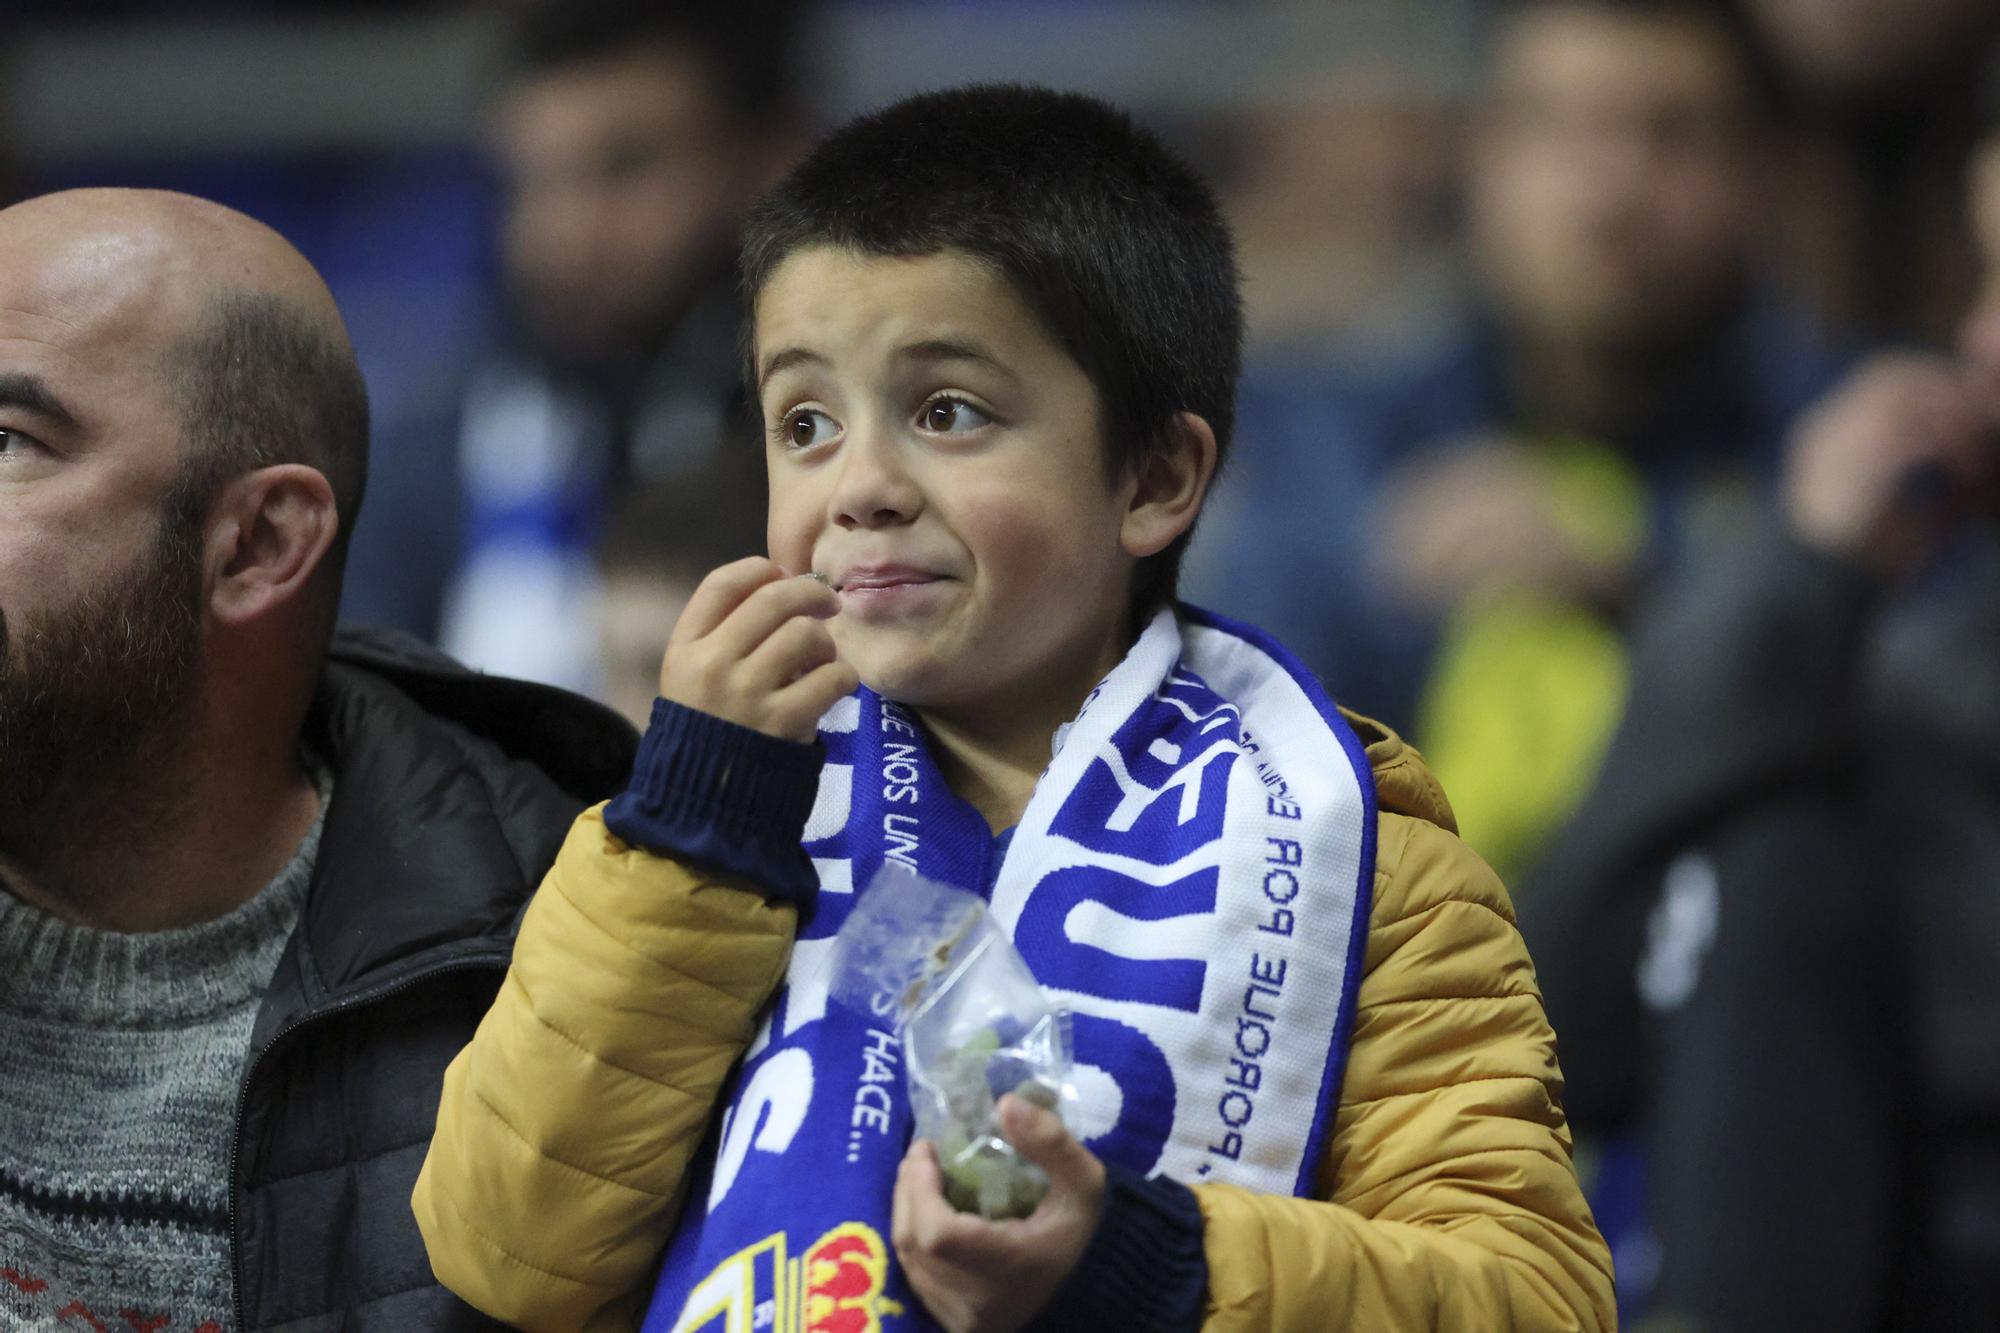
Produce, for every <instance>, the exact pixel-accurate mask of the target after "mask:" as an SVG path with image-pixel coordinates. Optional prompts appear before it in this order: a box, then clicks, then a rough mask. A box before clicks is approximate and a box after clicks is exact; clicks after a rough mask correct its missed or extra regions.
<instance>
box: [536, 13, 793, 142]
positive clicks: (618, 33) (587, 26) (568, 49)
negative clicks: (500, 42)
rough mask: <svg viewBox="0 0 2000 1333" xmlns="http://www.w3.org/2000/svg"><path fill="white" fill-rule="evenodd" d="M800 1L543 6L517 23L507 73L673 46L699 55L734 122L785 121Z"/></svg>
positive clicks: (749, 124)
mask: <svg viewBox="0 0 2000 1333" xmlns="http://www.w3.org/2000/svg"><path fill="white" fill-rule="evenodd" d="M799 8H800V0H730V3H728V4H689V3H662V0H539V2H538V3H535V4H531V5H530V6H528V7H527V8H526V9H525V10H524V11H523V12H522V13H521V15H520V17H519V19H518V20H517V21H516V23H515V25H514V28H513V31H512V34H511V38H510V40H509V42H508V46H507V52H506V57H505V67H504V71H503V72H504V74H505V77H506V79H507V81H508V82H510V83H513V82H519V81H522V80H524V79H530V78H534V77H536V76H538V75H542V74H547V73H549V72H551V71H554V70H559V69H563V68H566V67H568V66H571V65H578V64H583V63H586V62H590V61H597V60H605V59H610V58H612V57H616V56H622V55H625V54H627V53H628V52H633V51H639V50H644V49H647V48H651V47H669V48H672V49H674V50H676V51H683V52H686V53H688V54H689V55H691V56H693V57H694V58H695V60H696V62H697V63H698V64H699V65H700V66H701V68H702V69H703V70H704V71H706V73H707V75H708V78H709V80H710V82H711V84H712V86H713V87H714V89H715V91H716V94H717V96H718V97H719V99H720V104H721V106H722V107H723V108H724V109H726V110H727V111H728V113H729V115H730V118H731V119H732V120H734V121H735V122H737V123H738V124H740V125H742V126H744V127H746V128H751V127H756V126H760V125H767V124H773V123H779V122H782V121H783V120H784V119H785V118H786V117H787V116H788V115H789V114H790V113H791V112H792V111H793V110H794V109H795V107H794V99H795V96H796V94H795V91H794V85H795V83H796V80H795V79H793V78H792V77H791V72H792V65H793V63H794V60H795V58H796V54H797V52H796V46H797V40H796V39H797V30H798V26H799V25H798V12H799Z"/></svg>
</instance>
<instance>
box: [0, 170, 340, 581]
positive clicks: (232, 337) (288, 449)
mask: <svg viewBox="0 0 2000 1333" xmlns="http://www.w3.org/2000/svg"><path fill="white" fill-rule="evenodd" d="M0 254H4V255H6V256H7V257H8V263H9V266H10V267H12V268H14V270H15V272H16V273H20V274H26V275H28V276H27V279H26V283H27V285H28V286H29V287H30V288H31V289H33V291H34V295H35V297H36V299H35V300H34V302H33V304H32V305H30V306H29V309H30V310H32V311H33V312H34V314H35V315H36V316H38V317H41V318H43V319H45V320H47V321H53V322H55V323H57V324H62V325H66V326H67V328H68V331H69V332H70V333H72V334H77V335H81V337H83V338H84V339H86V340H94V342H95V344H96V345H98V346H100V347H104V346H108V347H110V348H112V349H115V350H116V351H117V352H118V353H119V354H121V355H123V356H125V357H127V358H129V359H130V360H131V362H132V363H133V364H140V365H148V366H151V367H153V368H155V369H156V370H157V372H158V373H159V374H161V375H162V376H163V377H164V379H165V382H166V383H167V385H168V387H169V388H170V390H171V392H172V396H173V399H174V401H175V402H176V403H177V404H178V406H179V408H180V415H181V418H182V422H183V427H184V429H183V432H182V434H183V437H184V439H185V444H186V450H185V453H184V455H183V458H182V463H181V471H180V474H179V480H178V481H177V483H176V485H175V495H174V498H175V502H176V504H177V505H178V506H181V507H183V512H185V510H186V508H187V507H194V508H195V511H196V513H197V514H198V512H199V507H200V506H202V505H204V504H205V503H206V501H207V500H208V499H209V497H210V496H212V495H213V493H214V491H215V488H216V487H217V486H219V485H221V484H222V483H223V482H225V481H227V480H228V479H230V478H231V477H234V476H237V475H239V474H241V473H243V472H246V471H249V470H251V469H254V468H258V467H265V466H269V465H271V464H274V463H288V462H289V463H303V464H305V465H307V466H309V467H313V468H316V469H318V470H319V471H321V472H322V473H324V474H325V476H326V478H327V481H328V483H329V484H330V485H331V486H332V488H333V492H334V497H335V500H336V503H337V504H338V506H339V514H340V533H341V538H340V541H339V542H338V543H337V544H336V547H335V550H334V552H333V553H332V560H333V563H334V566H335V569H334V573H335V579H334V582H335V583H337V582H338V577H337V576H338V564H339V561H340V558H341V555H342V553H343V551H344V548H345V543H346V537H347V535H348V534H349V533H351V532H352V530H353V524H354V519H355V515H356V513H357V511H358V510H359V508H360V504H361V496H362V492H363V489H364V487H365V483H366V477H367V464H368V400H367V392H366V389H365V387H364V386H363V384H362V380H361V374H360V371H359V369H358V368H357V367H356V365H355V362H354V352H353V348H352V346H351V344H350V343H349V341H348V337H347V330H346V327H345V326H344V325H343V324H342V322H341V318H340V312H339V310H338V309H337V308H336V307H335V305H334V301H333V296H332V294H331V293H330V292H328V290H327V288H326V284H325V283H324V282H323V281H322V280H321V279H320V276H319V274H318V273H317V272H315V271H314V270H313V267H312V265H311V264H309V263H307V262H306V259H305V257H304V256H303V255H301V254H299V252H298V251H297V250H295V249H294V248H293V247H292V246H291V244H290V243H289V242H287V241H286V240H285V239H284V238H283V237H282V236H280V235H278V233H277V232H275V231H273V230H271V229H270V228H269V227H266V226H265V225H263V224H262V223H260V222H257V221H255V220H253V219H251V218H248V217H245V216H244V215H243V214H241V213H237V212H235V211H233V210H231V209H228V208H224V207H223V206H221V205H220V204H215V203H210V202H209V201H207V200H203V199H196V198H193V197H191V196H189V195H183V194H173V193H169V192H166V191H160V190H112V189H93V190H71V191H66V192H63V193H60V194H52V195H44V196H42V197H40V198H37V199H30V200H28V201H26V202H25V203H21V204H17V205H15V206H14V207H12V208H8V209H4V210H0ZM9 301H10V302H11V296H10V297H9ZM149 354H150V355H149Z"/></svg>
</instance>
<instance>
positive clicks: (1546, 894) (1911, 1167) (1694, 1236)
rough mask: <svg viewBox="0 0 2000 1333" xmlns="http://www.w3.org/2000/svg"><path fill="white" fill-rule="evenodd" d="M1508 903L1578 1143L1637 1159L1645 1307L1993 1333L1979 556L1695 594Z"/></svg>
mask: <svg viewBox="0 0 2000 1333" xmlns="http://www.w3.org/2000/svg"><path fill="white" fill-rule="evenodd" d="M1521 901H1522V903H1523V909H1522V925H1523V931H1524V934H1525V935H1526V936H1527V939H1528V942H1529V945H1530V947H1531V948H1532V950H1533V951H1534V955H1535V960H1536V964H1537V969H1538V972H1539V974H1540V977H1541V981H1542V985H1543V989H1544V992H1545V994H1546V997H1547V1001H1548V1007H1549V1014H1550V1017H1551V1020H1552V1021H1553V1023H1554V1024H1555V1026H1556V1029H1557V1031H1559V1032H1560V1033H1561V1034H1562V1056H1563V1067H1564V1070H1565V1072H1566V1074H1567V1075H1568V1078H1569V1086H1568V1098H1567V1100H1568V1106H1569V1109H1570V1113H1571V1115H1572V1117H1573V1119H1574V1121H1575V1123H1576V1124H1577V1126H1578V1129H1579V1131H1580V1132H1583V1133H1591V1132H1595V1133H1599V1134H1616V1133H1619V1132H1622V1131H1636V1132H1637V1134H1638V1135H1639V1137H1640V1139H1641V1141H1642V1142H1643V1143H1644V1145H1645V1154H1646V1158H1647V1172H1646V1174H1647V1177H1648V1179H1649V1181H1650V1186H1649V1194H1650V1200H1649V1207H1648V1212H1649V1214H1650V1219H1651V1223H1652V1228H1653V1232H1654V1236H1655V1238H1656V1239H1657V1241H1658V1244H1659V1249H1658V1251H1657V1254H1658V1259H1659V1269H1658V1278H1657V1284H1656V1289H1655V1291H1654V1293H1653V1298H1652V1300H1651V1301H1650V1306H1651V1308H1652V1309H1654V1310H1656V1311H1658V1312H1659V1313H1661V1314H1666V1315H1678V1316H1683V1317H1685V1318H1686V1319H1688V1320H1689V1321H1690V1322H1691V1324H1692V1326H1693V1327H1695V1328H1698V1329H1702V1330H1737V1329H1745V1330H1749V1329H1758V1330H1762V1329H1772V1328H1802V1329H1803V1328H1811V1329H1815V1330H1845V1329H1856V1330H1860V1329H1883V1328H1896V1329H1902V1328H1911V1329H1927V1330H1928V1329H1975V1328H1977V1329H1986V1328H2000V550H1996V549H1995V548H1994V546H1993V545H1992V544H1991V543H1988V542H1973V543H1968V544H1967V547H1966V548H1965V549H1961V550H1959V551H1958V552H1956V553H1954V555H1953V557H1952V559H1951V560H1949V561H1948V562H1946V565H1945V567H1944V568H1943V569H1942V570H1941V571H1940V572H1939V573H1937V574H1936V575H1935V576H1933V577H1930V578H1927V579H1926V580H1925V581H1924V582H1923V583H1922V584H1921V585H1920V586H1917V587H1913V588H1911V589H1907V590H1902V591H1898V592H1896V593H1895V594H1893V595H1885V594H1884V593H1883V592H1882V591H1881V590H1880V589H1878V588H1877V587H1875V586H1874V585H1873V583H1872V582H1871V581H1870V580H1869V579H1868V578H1867V577H1865V576H1864V575H1862V574H1861V573H1860V572H1858V571H1857V570H1853V569H1850V568H1847V567H1845V566H1843V565H1841V564H1839V563H1838V562H1835V561H1832V560H1829V559H1826V558H1823V557H1819V556H1816V555H1814V554H1812V553H1810V552H1808V551H1806V550H1805V549H1803V548H1801V547H1800V546H1798V545H1797V544H1796V543H1794V542H1792V541H1791V540H1790V539H1788V538H1786V537H1784V536H1782V535H1780V534H1778V533H1776V532H1775V531H1773V532H1767V533H1765V534H1763V535H1762V536H1761V538H1760V540H1759V543H1758V545H1757V546H1756V548H1755V549H1751V550H1747V551H1746V550H1742V549H1738V550H1735V551H1731V552H1728V553H1726V555H1725V556H1723V557H1722V558H1721V559H1718V560H1716V561H1715V562H1714V563H1713V564H1712V566H1710V567H1708V568H1707V569H1705V570H1704V571H1702V572H1701V573H1699V574H1697V575H1691V576H1690V577H1689V578H1688V579H1686V580H1685V581H1683V583H1681V584H1680V585H1679V586H1678V587H1677V588H1676V589H1675V590H1674V591H1673V593H1672V595H1671V596H1670V597H1669V599H1667V600H1666V601H1665V602H1663V603H1662V604H1661V605H1660V606H1658V607H1657V608H1656V614H1655V615H1654V617H1653V618H1652V620H1651V621H1650V623H1648V624H1647V625H1646V626H1645V628H1644V630H1643V632H1642V633H1641V635H1640V636H1639V639H1638V641H1637V649H1636V652H1635V656H1634V674H1633V678H1632V694H1631V703H1630V706H1629V708H1628V711H1627V714H1626V717H1625V720H1624V722H1623V724H1622V726H1621V730H1620V732H1619V734H1618V737H1617V739H1616V741H1615V742H1614V743H1613V746H1612V748H1611V751H1610V753H1609V755H1608V756H1607V759H1606V761H1605V766H1604V769H1603V772H1602V774H1601V776H1600V778H1599V781H1598V783H1597V785H1596V787H1595V789H1594V791H1593V792H1592V794H1591V795H1590V796H1589V797H1588V798H1587V799H1586V801H1585V803H1584V805H1583V807H1582V808H1581V810H1580V812H1579V815H1578V817H1577V818H1576V820H1575V822H1574V823H1573V825H1572V826H1571V827H1570V828H1569V829H1568V830H1567V831H1566V833H1565V834H1564V835H1563V837H1562V838H1560V839H1559V840H1558V843H1557V845H1556V846H1555V848H1554V849H1553V850H1552V852H1551V854H1550V855H1549V857H1548V858H1547V860H1546V861H1545V862H1544V863H1543V865H1542V867H1541V868H1540V870H1539V873H1538V874H1537V875H1536V876H1535V877H1534V878H1533V879H1532V880H1531V881H1530V882H1529V883H1528V884H1527V885H1526V887H1525V890H1524V892H1523V893H1522V895H1521ZM1636 1276H1638V1275H1637V1274H1635V1277H1636ZM1623 1278H1624V1274H1622V1273H1621V1282H1622V1281H1623Z"/></svg>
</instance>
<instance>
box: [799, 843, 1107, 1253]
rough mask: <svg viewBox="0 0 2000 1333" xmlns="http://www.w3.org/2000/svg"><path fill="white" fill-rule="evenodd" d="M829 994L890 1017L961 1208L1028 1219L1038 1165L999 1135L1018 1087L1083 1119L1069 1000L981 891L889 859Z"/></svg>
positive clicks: (925, 1127) (920, 1123) (843, 945)
mask: <svg viewBox="0 0 2000 1333" xmlns="http://www.w3.org/2000/svg"><path fill="white" fill-rule="evenodd" d="M832 992H833V996H834V998H835V999H837V1000H839V1001H840V1002H841V1003H843V1004H845V1005H848V1006H849V1007H851V1008H854V1009H858V1010H860V1011H861V1012H862V1013H864V1014H868V1015H870V1016H873V1017H876V1018H881V1019H887V1020H889V1021H891V1022H893V1023H894V1024H895V1025H896V1028H897V1031H898V1034H899V1035H900V1036H901V1038H902V1041H903V1049H904V1054H905V1057H906V1058H905V1068H906V1069H907V1070H908V1082H909V1093H910V1107H911V1110H912V1111H913V1112H914V1114H915V1118H916V1132H917V1136H918V1137H919V1138H926V1139H929V1140H930V1141H931V1142H932V1143H934V1144H935V1145H936V1146H937V1154H938V1162H939V1165H940V1166H941V1167H942V1168H943V1170H944V1179H945V1196H946V1197H947V1198H948V1199H949V1200H950V1201H951V1204H952V1206H953V1207H955V1208H957V1209H958V1210H959V1211H960V1212H966V1213H978V1214H979V1215H980V1216H981V1217H986V1218H1001V1217H1026V1216H1027V1215H1028V1214H1030V1213H1032V1212H1033V1211H1034V1210H1035V1205H1036V1204H1038V1203H1040V1202H1041V1200H1042V1196H1043V1195H1044V1194H1046V1193H1047V1192H1048V1188H1049V1182H1048V1177H1047V1176H1046V1175H1045V1174H1044V1173H1043V1172H1042V1170H1041V1168H1039V1167H1037V1166H1035V1165H1034V1164H1033V1163H1032V1162H1029V1161H1028V1160H1027V1159H1026V1158H1024V1157H1022V1156H1021V1155H1020V1153H1018V1152H1016V1151H1015V1149H1014V1147H1013V1145H1011V1144H1009V1143H1008V1142H1007V1141H1006V1139H1004V1138H1002V1137H1001V1134H1000V1121H999V1104H1000V1098H1001V1097H1002V1096H1004V1095H1005V1094H1007V1093H1009V1092H1011V1093H1014V1094H1016V1095H1017V1096H1020V1097H1023V1098H1025V1099H1026V1100H1028V1101H1031V1102H1034V1103H1035V1104H1036V1105H1038V1106H1042V1107H1045V1108H1047V1109H1049V1110H1052V1111H1055V1112H1056V1113H1057V1114H1058V1115H1060V1116H1061V1117H1062V1118H1063V1122H1064V1123H1065V1124H1066V1125H1068V1126H1069V1127H1070V1131H1071V1132H1072V1133H1074V1132H1075V1130H1076V1121H1075V1115H1074V1110H1075V1106H1076V1090H1075V1087H1074V1086H1073V1084H1072V1083H1071V1081H1070V1069H1071V1040H1070V1024H1069V1014H1068V1011H1067V1010H1065V1009H1063V1008H1061V1007H1060V1006H1058V1005H1057V1004H1056V1003H1055V1002H1054V1001H1052V1000H1050V999H1049V997H1048V995H1047V993H1046V992H1044V991H1043V990H1042V988H1041V987H1040V986H1039V985H1037V984H1036V982H1035V977H1034V973H1032V972H1030V971H1029V970H1028V965H1027V963H1026V962H1025V961H1023V959H1022V958H1021V955H1020V953H1019V952H1017V951H1016V950H1015V948H1014V945H1013V942H1012V941H1011V940H1009V939H1008V938H1007V936H1006V934H1005V933H1004V932H1002V931H1001V929H1000V927H999V926H998V925H997V924H996V923H995V922H994V920H993V915H992V913H991V912H989V911H988V910H987V908H986V904H985V903H984V902H983V901H981V900H980V899H979V898H978V897H977V896H975V895H973V894H970V893H967V892H965V891H964V890H963V889H954V888H951V887H949V886H947V885H943V884H937V883H934V882H932V881H930V880H928V879H924V878H922V877H921V876H919V875H916V874H914V873H912V872H910V871H909V870H906V869H904V868H902V867H900V866H897V865H894V864H890V865H885V866H884V867H883V868H882V870H881V871H880V872H878V873H877V875H876V876H875V879H874V882H873V883H872V884H870V885H869V887H868V890H867V892H866V893H864V894H863V895H861V899H860V901H859V903H857V905H856V906H855V909H854V911H853V912H852V913H851V914H850V915H849V916H848V918H847V920H846V921H845V922H844V923H842V925H841V927H840V933H839V934H838V935H837V936H836V937H835V940H834V951H833V986H832Z"/></svg>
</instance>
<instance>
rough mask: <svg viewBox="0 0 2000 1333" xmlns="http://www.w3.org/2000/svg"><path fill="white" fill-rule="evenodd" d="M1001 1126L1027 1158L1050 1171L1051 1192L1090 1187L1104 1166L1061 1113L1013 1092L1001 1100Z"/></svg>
mask: <svg viewBox="0 0 2000 1333" xmlns="http://www.w3.org/2000/svg"><path fill="white" fill-rule="evenodd" d="M1000 1129H1001V1132H1002V1133H1003V1134H1005V1135H1006V1138H1007V1142H1009V1143H1011V1144H1013V1145H1014V1147H1015V1148H1016V1149H1017V1150H1019V1152H1020V1154H1021V1155H1022V1156H1023V1157H1025V1158H1027V1159H1028V1160H1029V1161H1031V1162H1033V1163H1034V1164H1035V1165H1036V1166H1039V1167H1040V1168H1042V1170H1044V1171H1046V1172H1048V1173H1049V1192H1050V1193H1051V1194H1054V1193H1056V1192H1058V1191H1062V1192H1068V1191H1072V1190H1089V1189H1091V1188H1093V1187H1094V1186H1095V1184H1096V1182H1097V1179H1098V1175H1099V1173H1100V1172H1102V1171H1103V1169H1104V1168H1103V1166H1102V1164H1101V1163H1099V1162H1098V1160H1097V1158H1096V1157H1094V1156H1093V1155H1092V1154H1091V1151H1090V1149H1088V1148H1086V1147H1084V1146H1083V1145H1082V1144H1081V1143H1079V1142H1077V1140H1076V1138H1075V1136H1073V1135H1072V1134H1071V1133H1070V1132H1069V1129H1068V1128H1067V1127H1066V1126H1065V1125H1064V1124H1063V1122H1062V1117H1061V1116H1058V1115H1057V1114H1056V1113H1055V1112H1054V1111H1047V1110H1044V1109H1042V1108H1041V1107H1039V1106H1036V1105H1034V1104H1033V1103H1032V1102H1029V1101H1027V1100H1026V1099H1025V1098H1021V1097H1016V1096H1015V1095H1014V1094H1013V1093H1011V1092H1010V1093H1008V1094H1007V1095H1006V1096H1005V1097H1002V1098H1001V1099H1000Z"/></svg>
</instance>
